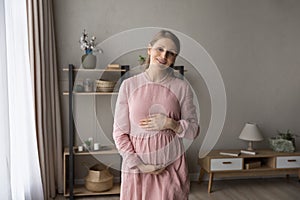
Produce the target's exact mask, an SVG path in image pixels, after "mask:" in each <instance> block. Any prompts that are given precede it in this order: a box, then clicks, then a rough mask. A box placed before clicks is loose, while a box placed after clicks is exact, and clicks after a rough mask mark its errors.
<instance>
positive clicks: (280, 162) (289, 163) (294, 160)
mask: <svg viewBox="0 0 300 200" xmlns="http://www.w3.org/2000/svg"><path fill="white" fill-rule="evenodd" d="M276 168H300V156H282V157H277V158H276Z"/></svg>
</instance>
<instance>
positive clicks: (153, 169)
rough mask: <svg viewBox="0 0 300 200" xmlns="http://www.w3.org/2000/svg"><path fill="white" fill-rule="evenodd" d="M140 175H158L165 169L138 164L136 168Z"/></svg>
mask: <svg viewBox="0 0 300 200" xmlns="http://www.w3.org/2000/svg"><path fill="white" fill-rule="evenodd" d="M137 167H138V168H139V170H140V171H141V172H142V173H151V174H159V173H160V172H162V171H163V170H164V169H165V168H164V167H162V166H160V165H145V164H140V165H138V166H137Z"/></svg>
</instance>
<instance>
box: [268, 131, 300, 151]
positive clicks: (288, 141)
mask: <svg viewBox="0 0 300 200" xmlns="http://www.w3.org/2000/svg"><path fill="white" fill-rule="evenodd" d="M277 132H278V135H277V136H276V137H272V138H270V139H269V143H270V147H271V148H272V149H273V150H274V151H277V152H294V151H295V150H296V142H295V139H296V137H298V135H296V134H294V133H292V132H291V131H290V130H289V129H288V130H287V131H286V132H281V131H277Z"/></svg>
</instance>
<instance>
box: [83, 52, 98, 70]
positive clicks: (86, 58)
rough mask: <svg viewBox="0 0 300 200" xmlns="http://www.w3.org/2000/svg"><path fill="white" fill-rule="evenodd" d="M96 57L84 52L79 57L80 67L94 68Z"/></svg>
mask: <svg viewBox="0 0 300 200" xmlns="http://www.w3.org/2000/svg"><path fill="white" fill-rule="evenodd" d="M96 62H97V57H96V56H95V55H93V54H91V53H89V54H84V55H83V56H82V57H81V63H82V67H83V68H85V69H95V68H96Z"/></svg>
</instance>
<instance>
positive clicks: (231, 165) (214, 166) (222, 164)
mask: <svg viewBox="0 0 300 200" xmlns="http://www.w3.org/2000/svg"><path fill="white" fill-rule="evenodd" d="M241 169H243V159H242V158H220V159H211V160H210V170H211V171H223V170H241Z"/></svg>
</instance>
